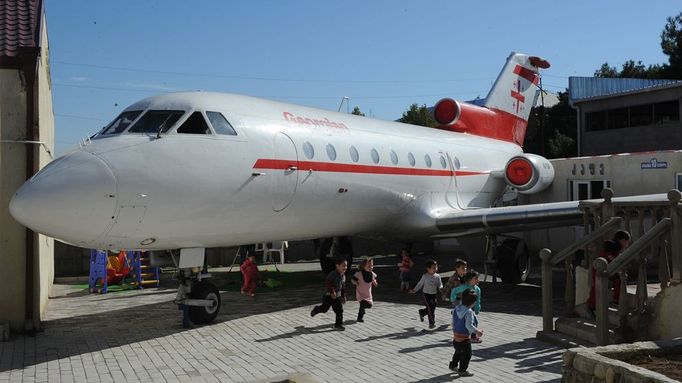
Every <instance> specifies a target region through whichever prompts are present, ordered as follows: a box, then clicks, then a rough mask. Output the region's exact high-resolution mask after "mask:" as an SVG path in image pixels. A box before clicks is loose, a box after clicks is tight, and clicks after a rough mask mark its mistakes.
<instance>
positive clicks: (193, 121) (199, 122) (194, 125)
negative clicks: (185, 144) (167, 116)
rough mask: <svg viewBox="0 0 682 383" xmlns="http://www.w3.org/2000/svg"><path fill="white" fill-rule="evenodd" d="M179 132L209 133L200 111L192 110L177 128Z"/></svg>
mask: <svg viewBox="0 0 682 383" xmlns="http://www.w3.org/2000/svg"><path fill="white" fill-rule="evenodd" d="M178 133H180V134H210V133H211V131H210V130H209V129H208V124H207V123H206V120H204V116H202V115H201V112H194V113H192V115H191V116H189V118H188V119H186V120H185V122H183V123H182V125H180V127H179V128H178Z"/></svg>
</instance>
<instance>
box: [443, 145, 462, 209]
mask: <svg viewBox="0 0 682 383" xmlns="http://www.w3.org/2000/svg"><path fill="white" fill-rule="evenodd" d="M446 155H447V159H448V165H449V168H450V171H451V172H452V176H451V177H450V183H449V185H448V188H447V191H446V192H445V199H446V201H447V202H448V205H450V207H452V208H454V209H464V207H462V206H461V204H460V201H459V188H458V185H457V170H458V169H459V166H460V164H459V159H457V157H455V156H451V155H450V153H446Z"/></svg>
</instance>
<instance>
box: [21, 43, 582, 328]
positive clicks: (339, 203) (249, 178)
mask: <svg viewBox="0 0 682 383" xmlns="http://www.w3.org/2000/svg"><path fill="white" fill-rule="evenodd" d="M548 67H549V63H548V62H547V61H545V60H543V59H541V58H539V57H534V56H527V55H523V54H515V53H512V54H511V55H510V56H509V57H508V58H507V62H506V65H505V66H504V68H503V70H502V72H501V73H500V75H499V77H498V78H497V80H496V82H495V84H494V86H493V88H492V89H491V91H490V93H489V94H488V96H487V99H486V103H485V105H484V106H483V107H479V106H475V105H471V104H466V103H460V102H457V101H453V100H451V99H443V100H441V101H439V102H438V103H437V105H436V107H435V111H434V115H435V118H436V120H437V121H438V122H439V123H440V124H441V126H440V128H437V129H436V128H426V127H421V126H413V125H407V124H402V123H396V122H389V121H380V120H374V119H370V118H366V117H360V116H354V115H349V114H341V113H335V112H331V111H327V110H320V109H314V108H308V107H303V106H296V105H290V104H285V103H280V102H274V101H267V100H263V99H258V98H253V97H246V96H239V95H233V94H219V93H208V92H186V93H171V94H164V95H159V96H155V97H150V98H147V99H144V100H142V101H139V102H137V103H135V104H133V105H131V106H129V107H128V108H126V109H125V110H124V111H123V112H122V113H121V114H120V115H119V116H118V117H117V118H116V119H115V120H114V121H113V122H111V123H110V124H109V125H108V126H107V127H105V128H104V129H102V130H101V131H100V132H99V133H97V134H96V135H95V136H94V137H93V138H92V140H91V142H90V143H89V144H87V145H85V146H83V147H81V148H79V149H77V150H75V151H73V152H71V153H68V154H66V155H64V156H61V157H59V158H57V159H55V160H54V161H52V162H51V163H50V164H48V165H47V166H46V167H45V168H43V169H42V170H40V171H39V172H38V173H37V174H36V175H35V176H34V177H32V178H31V179H30V180H28V181H27V182H26V183H25V184H24V185H23V186H22V187H21V188H20V189H19V190H18V191H17V193H16V195H15V196H14V198H13V199H12V201H11V204H10V211H11V214H12V216H13V217H14V218H15V219H16V220H17V221H19V222H21V223H22V224H23V225H25V226H27V227H29V228H31V229H33V230H35V231H37V232H40V233H43V234H45V235H48V236H51V237H54V238H58V239H60V240H62V241H65V242H68V243H71V244H74V245H76V246H80V247H85V248H96V249H111V250H121V249H141V250H167V249H180V252H179V254H180V255H179V257H178V259H175V258H174V260H175V261H176V264H177V266H178V267H179V268H180V269H181V270H182V273H181V275H180V277H181V282H182V284H181V286H180V289H179V294H178V299H177V302H178V303H179V304H184V305H185V306H186V307H190V309H189V316H190V319H191V320H192V321H193V322H195V323H207V322H210V321H212V320H213V319H214V318H215V317H216V315H217V314H218V310H219V308H220V295H219V293H218V290H217V289H216V288H215V287H214V286H213V285H212V284H210V283H208V282H207V281H204V280H203V279H204V278H205V277H207V275H206V274H204V273H202V272H201V271H198V270H199V269H201V268H202V266H203V265H204V249H205V248H207V247H221V246H235V245H242V244H248V243H256V242H269V241H275V240H306V239H324V240H323V241H322V244H321V248H322V250H321V254H329V253H332V254H334V253H339V252H344V251H349V250H348V249H344V247H346V248H347V247H348V241H347V240H345V239H344V238H346V237H347V236H371V237H381V238H386V239H394V240H395V239H397V240H400V241H402V242H409V241H413V240H424V239H429V238H433V237H434V236H439V235H441V236H442V235H459V234H462V233H475V232H481V233H482V232H487V233H490V232H502V231H518V230H519V229H520V228H522V226H523V225H526V227H532V226H533V225H536V224H540V225H542V226H543V227H547V226H549V225H553V224H557V225H561V224H566V223H568V222H577V221H578V220H579V218H580V217H581V213H580V210H578V208H577V204H575V203H567V204H561V203H560V204H552V205H551V206H550V205H539V206H516V207H509V208H491V207H490V206H492V205H493V204H494V202H495V201H496V200H497V199H498V198H499V197H500V196H501V195H502V193H503V192H504V191H505V189H506V188H507V187H508V186H512V187H515V188H516V189H517V190H518V191H519V192H521V193H535V192H538V191H541V190H543V189H544V188H546V187H547V186H548V185H549V184H550V183H551V182H552V179H553V177H554V170H553V167H552V165H551V164H550V162H549V161H548V160H546V159H545V158H543V157H541V156H538V155H532V154H524V153H523V150H522V145H523V140H524V135H525V131H526V126H527V121H528V116H529V113H530V110H531V107H532V106H533V104H534V102H535V98H536V94H537V90H538V86H537V84H538V80H539V69H541V68H548ZM332 238H336V239H337V240H335V241H333V240H331V239H332ZM324 259H326V258H324V257H323V262H322V263H323V266H324V265H325V261H324Z"/></svg>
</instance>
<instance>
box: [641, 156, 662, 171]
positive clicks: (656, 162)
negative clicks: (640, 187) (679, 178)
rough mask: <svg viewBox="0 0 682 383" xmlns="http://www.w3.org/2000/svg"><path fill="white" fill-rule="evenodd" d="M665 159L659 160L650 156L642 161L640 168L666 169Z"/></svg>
mask: <svg viewBox="0 0 682 383" xmlns="http://www.w3.org/2000/svg"><path fill="white" fill-rule="evenodd" d="M667 168H668V162H667V161H659V160H657V159H656V158H652V159H651V160H650V161H649V162H642V164H641V169H667Z"/></svg>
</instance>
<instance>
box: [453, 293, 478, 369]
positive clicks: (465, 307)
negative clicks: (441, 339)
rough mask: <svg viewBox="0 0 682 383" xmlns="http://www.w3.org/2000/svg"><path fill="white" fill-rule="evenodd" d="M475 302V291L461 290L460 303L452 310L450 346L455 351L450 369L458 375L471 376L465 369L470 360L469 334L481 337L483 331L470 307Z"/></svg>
mask: <svg viewBox="0 0 682 383" xmlns="http://www.w3.org/2000/svg"><path fill="white" fill-rule="evenodd" d="M475 303H476V293H475V292H473V291H471V290H467V291H464V292H462V303H461V304H459V305H458V306H457V307H455V309H454V310H453V311H452V333H453V340H452V347H454V349H455V353H454V354H453V355H452V361H451V362H450V366H449V367H450V369H451V370H452V371H455V370H456V371H457V372H458V373H459V376H460V377H466V376H473V375H474V374H472V373H471V372H469V371H467V369H468V368H469V361H470V360H471V335H472V334H476V336H477V337H481V335H483V332H482V331H481V330H479V329H478V327H477V326H478V319H476V313H474V310H472V307H473V306H474V304H475Z"/></svg>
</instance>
